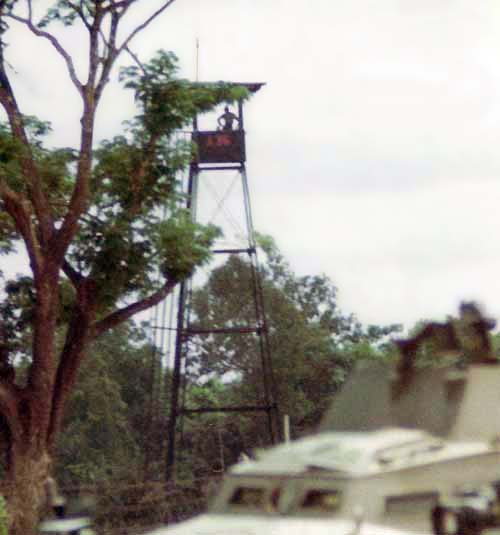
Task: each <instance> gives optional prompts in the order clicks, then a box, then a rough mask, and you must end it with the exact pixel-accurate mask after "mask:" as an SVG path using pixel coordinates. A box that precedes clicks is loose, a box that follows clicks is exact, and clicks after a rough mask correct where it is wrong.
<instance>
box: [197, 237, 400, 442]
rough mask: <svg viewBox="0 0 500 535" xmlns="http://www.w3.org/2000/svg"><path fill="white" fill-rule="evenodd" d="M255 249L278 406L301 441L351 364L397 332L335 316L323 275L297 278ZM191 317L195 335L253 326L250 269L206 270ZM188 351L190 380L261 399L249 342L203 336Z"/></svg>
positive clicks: (239, 261) (333, 293)
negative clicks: (215, 382) (218, 381)
mask: <svg viewBox="0 0 500 535" xmlns="http://www.w3.org/2000/svg"><path fill="white" fill-rule="evenodd" d="M258 242H259V244H260V246H261V249H262V251H261V252H264V253H265V261H264V262H263V267H262V269H261V278H262V289H263V294H264V302H265V307H266V315H267V327H268V332H269V344H270V352H271V355H272V360H273V368H274V374H275V376H276V378H277V381H276V383H277V385H276V386H277V398H278V404H279V407H280V409H281V411H282V412H283V413H286V414H289V415H290V416H291V419H292V424H293V428H294V431H295V433H296V434H302V433H305V432H307V431H311V430H312V429H313V428H314V427H315V425H316V424H318V422H319V420H320V418H321V416H322V414H323V412H324V410H325V409H326V408H327V407H328V405H329V403H330V401H331V397H332V395H333V394H334V393H335V392H336V390H337V389H338V387H339V386H340V385H341V384H342V383H343V381H344V380H345V378H346V375H347V374H348V373H349V371H350V370H351V368H352V365H353V363H354V362H355V361H356V360H358V359H359V358H367V357H371V358H375V357H380V356H381V355H382V353H383V351H382V348H381V344H383V342H384V341H386V340H387V337H388V335H390V334H391V333H393V332H396V331H398V330H399V326H397V325H390V326H386V327H381V326H376V325H370V326H367V327H364V326H362V325H361V324H360V323H359V322H358V321H357V320H356V318H355V316H353V315H351V314H344V313H343V312H342V311H340V310H339V307H338V304H337V289H336V287H335V286H334V285H333V284H332V282H331V280H330V279H329V278H328V277H327V276H325V275H315V276H303V277H298V276H297V275H295V274H294V273H293V271H292V270H291V269H290V267H289V265H288V263H287V262H286V260H285V259H284V258H283V256H282V254H281V253H280V251H279V250H278V248H277V246H276V244H275V243H274V241H273V240H272V238H270V237H266V236H259V237H258ZM192 312H193V314H192V316H193V317H192V325H191V327H192V329H193V330H194V331H196V330H202V331H204V330H211V329H219V330H220V329H223V328H225V327H228V326H246V325H251V324H252V322H255V309H254V301H253V295H252V271H251V266H250V263H249V262H248V261H246V260H245V259H244V258H242V257H241V256H238V255H231V256H230V257H229V258H228V260H227V262H226V263H225V264H223V265H222V266H220V267H218V268H217V269H215V270H214V271H212V273H211V274H210V277H209V279H208V280H207V282H206V284H205V285H204V286H203V287H202V288H200V289H198V290H197V291H194V292H193V298H192ZM189 350H190V351H189V355H190V359H189V362H190V363H191V366H190V371H191V376H192V377H191V378H192V381H194V382H196V381H198V382H199V381H200V380H201V381H204V380H206V378H207V377H210V376H211V375H212V376H213V375H215V376H218V377H223V378H224V381H225V382H226V384H228V385H231V386H232V390H233V394H232V395H233V402H234V404H240V405H241V404H242V401H246V402H247V404H248V403H250V404H255V401H256V400H259V399H262V392H261V385H262V372H261V367H260V360H259V353H258V351H259V346H258V343H257V340H256V337H255V336H249V335H240V334H238V335H233V334H227V331H226V332H217V333H213V334H211V335H210V336H206V335H202V336H198V337H196V338H194V339H192V340H191V345H190V346H189ZM236 400H238V401H239V403H238V402H237V401H236ZM242 421H243V420H242ZM255 422H257V418H255V417H252V419H251V420H249V421H248V422H247V423H248V424H249V426H252V425H253V426H254V428H253V429H252V430H251V433H253V437H254V439H252V440H245V443H249V442H250V443H251V442H252V441H253V445H254V446H255V445H262V443H261V442H260V440H261V439H260V437H259V430H258V429H257V428H256V427H255ZM246 433H247V435H248V429H247V431H246ZM261 434H262V433H260V435H261Z"/></svg>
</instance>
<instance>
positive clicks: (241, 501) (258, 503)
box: [228, 485, 281, 513]
mask: <svg viewBox="0 0 500 535" xmlns="http://www.w3.org/2000/svg"><path fill="white" fill-rule="evenodd" d="M280 493H281V490H280V488H279V487H274V488H269V487H257V486H243V485H242V486H239V487H236V488H235V489H234V492H233V493H232V494H231V496H230V497H229V501H228V505H229V506H230V507H236V508H238V509H249V510H252V511H254V512H255V511H260V512H265V513H273V512H277V511H278V503H279V499H280Z"/></svg>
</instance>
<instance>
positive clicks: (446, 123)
mask: <svg viewBox="0 0 500 535" xmlns="http://www.w3.org/2000/svg"><path fill="white" fill-rule="evenodd" d="M43 3H47V1H46V0H38V2H37V5H38V4H43ZM143 4H144V5H147V6H148V8H151V9H152V8H153V7H154V6H157V5H159V4H160V2H159V1H158V0H147V1H146V0H144V2H143ZM140 11H142V8H141V9H136V11H135V15H136V17H137V19H136V20H139V19H140V15H141V13H140ZM499 30H500V4H499V3H498V0H481V2H478V1H477V0H310V1H305V0H286V1H285V0H177V1H176V2H175V3H174V4H173V6H172V7H171V8H169V10H167V12H166V13H165V15H164V16H163V17H162V18H161V19H159V20H158V21H157V22H156V23H155V24H154V25H153V26H152V27H151V28H150V29H149V30H148V31H147V32H146V33H144V34H143V35H142V36H140V37H139V38H138V39H137V40H136V41H135V42H134V43H133V46H132V48H133V49H134V50H135V51H136V52H137V53H138V54H139V56H140V57H141V59H143V60H146V59H148V57H150V56H151V55H152V54H153V52H154V51H155V50H156V49H158V48H164V49H167V50H173V51H174V52H175V53H176V54H177V55H178V56H179V59H180V65H181V68H182V72H181V74H182V75H183V76H186V77H189V78H194V76H195V57H196V54H195V50H196V48H195V42H196V38H199V40H200V68H199V77H200V79H202V80H221V79H224V80H232V81H245V82H246V81H248V82H266V86H265V87H264V88H263V89H262V90H261V91H260V92H259V93H258V94H257V95H256V96H255V97H254V99H253V100H252V102H251V103H250V104H248V105H247V106H246V114H245V126H246V131H247V156H248V162H247V169H248V177H249V181H250V189H251V192H252V206H253V212H254V222H255V227H256V229H257V230H259V231H260V232H263V233H268V234H271V235H273V236H274V237H275V239H276V240H277V243H278V245H279V246H280V248H281V250H282V251H283V253H284V255H285V256H286V258H287V259H288V260H289V261H290V263H291V266H292V268H293V269H294V270H295V271H296V272H297V273H298V274H300V275H306V274H309V275H310V274H316V273H325V274H327V275H328V276H330V277H331V279H332V280H333V281H334V283H335V284H336V285H337V286H338V288H339V297H340V304H341V306H342V308H343V309H344V310H345V311H348V312H354V313H355V314H356V315H357V316H358V318H359V319H360V320H361V321H363V322H370V323H379V324H381V323H389V322H404V323H405V324H406V325H407V326H411V324H412V323H413V322H415V321H417V320H419V319H422V318H433V319H440V318H443V317H444V316H445V315H447V314H451V313H455V312H456V309H457V305H458V303H459V301H460V300H462V299H476V300H479V301H480V302H481V303H483V305H484V306H485V308H486V310H487V312H489V314H491V315H493V316H495V317H500V210H499V209H498V203H499V202H500V177H499V174H500V143H499V141H500V31H499ZM79 37H80V36H79V35H77V34H75V33H74V32H72V33H69V32H65V35H64V42H65V43H66V44H67V45H68V47H69V48H71V49H72V50H73V51H74V52H75V53H76V54H80V55H81V57H82V59H83V58H84V55H83V51H82V42H81V40H80V38H79ZM8 59H9V61H10V62H11V63H12V65H13V67H14V69H15V71H16V74H15V76H14V82H15V85H16V88H17V90H18V92H19V101H20V104H21V106H22V108H23V111H24V112H25V113H33V114H36V115H38V116H40V117H41V118H44V119H50V120H51V121H52V122H53V126H54V136H53V141H54V143H56V144H62V145H69V144H71V143H73V144H76V142H77V135H78V126H79V123H78V119H79V111H80V110H79V101H78V99H77V97H76V94H75V91H74V90H73V88H72V86H70V85H69V83H67V82H66V80H65V77H64V72H63V71H62V69H61V67H62V65H61V62H60V60H59V59H58V58H54V56H53V53H52V50H51V49H50V48H49V47H48V46H47V45H45V44H42V43H40V41H39V40H35V39H32V38H30V37H29V36H27V34H25V33H23V32H20V31H17V30H16V33H15V34H13V35H12V36H11V39H10V48H9V50H8ZM115 74H116V73H115ZM132 111H133V108H132V101H131V95H129V94H128V93H124V92H122V91H121V90H119V89H118V88H117V87H111V88H110V89H109V91H108V92H107V93H106V97H105V99H104V100H103V102H102V107H101V111H100V115H99V121H98V127H99V128H98V133H99V136H101V137H108V136H112V135H114V134H117V133H119V131H120V123H121V121H122V120H123V119H126V118H127V117H129V116H130V115H131V113H132Z"/></svg>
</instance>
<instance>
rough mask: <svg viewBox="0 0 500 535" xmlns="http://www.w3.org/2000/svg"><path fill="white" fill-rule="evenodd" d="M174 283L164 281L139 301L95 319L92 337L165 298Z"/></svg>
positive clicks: (173, 286)
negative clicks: (97, 319) (159, 286)
mask: <svg viewBox="0 0 500 535" xmlns="http://www.w3.org/2000/svg"><path fill="white" fill-rule="evenodd" d="M176 284H177V281H173V280H167V282H165V284H164V285H163V286H162V287H161V288H160V289H159V290H158V291H157V292H155V293H154V294H152V295H150V296H149V297H146V298H145V299H142V300H141V301H136V302H135V303H132V304H131V305H128V306H126V307H124V308H121V309H119V310H116V311H115V312H112V313H111V314H109V316H106V317H105V318H103V319H102V320H99V321H97V322H96V323H94V325H93V326H92V338H93V339H95V338H98V337H99V336H101V335H102V334H104V333H105V332H106V331H109V330H110V329H112V328H113V327H116V326H117V325H119V324H120V323H123V322H124V321H127V320H128V319H130V318H131V317H132V316H134V315H135V314H137V313H138V312H142V311H144V310H147V309H148V308H151V307H153V306H155V305H157V304H158V303H160V302H161V301H162V300H163V299H165V297H167V295H169V294H170V292H171V291H172V290H173V289H174V288H175V285H176Z"/></svg>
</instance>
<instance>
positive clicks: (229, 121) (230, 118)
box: [217, 106, 240, 130]
mask: <svg viewBox="0 0 500 535" xmlns="http://www.w3.org/2000/svg"><path fill="white" fill-rule="evenodd" d="M234 121H236V122H238V123H239V122H240V120H239V119H238V116H237V115H235V114H234V113H233V112H232V111H229V108H228V107H227V106H226V107H225V108H224V113H223V114H222V115H221V116H220V117H219V118H218V119H217V123H218V125H219V128H220V129H221V130H232V129H233V123H234Z"/></svg>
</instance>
